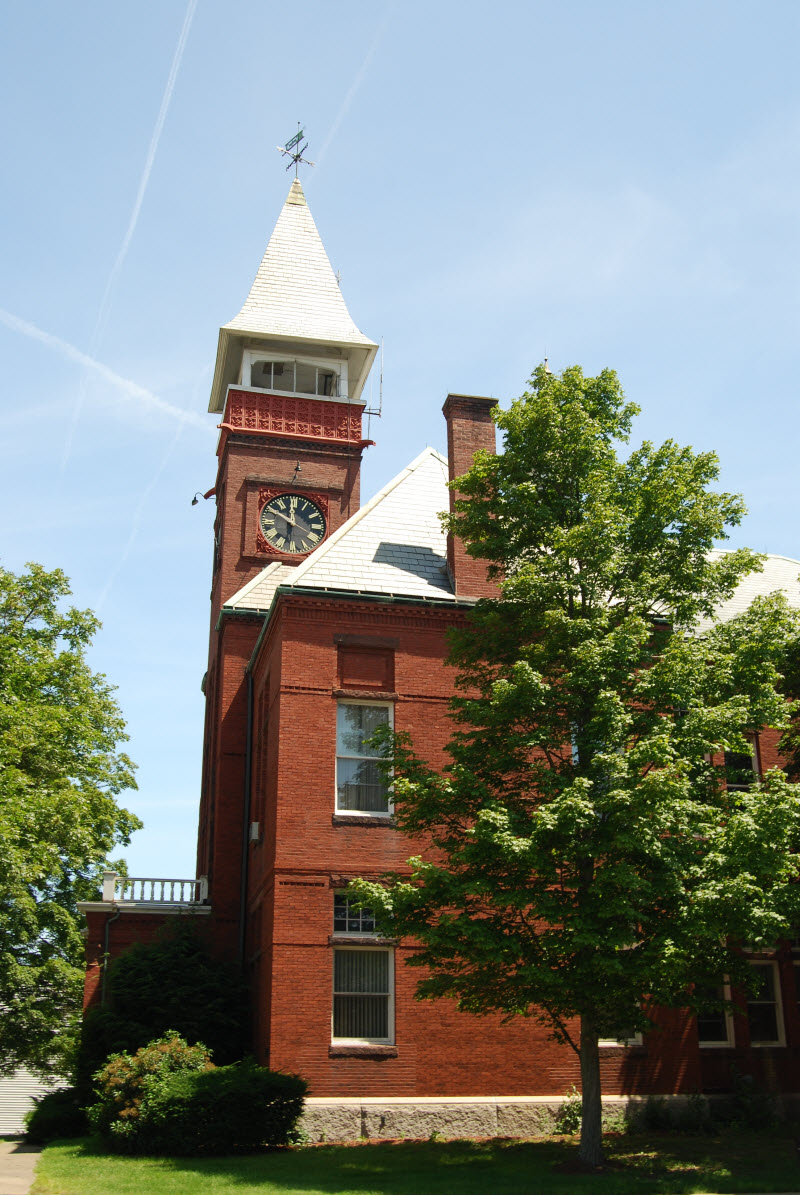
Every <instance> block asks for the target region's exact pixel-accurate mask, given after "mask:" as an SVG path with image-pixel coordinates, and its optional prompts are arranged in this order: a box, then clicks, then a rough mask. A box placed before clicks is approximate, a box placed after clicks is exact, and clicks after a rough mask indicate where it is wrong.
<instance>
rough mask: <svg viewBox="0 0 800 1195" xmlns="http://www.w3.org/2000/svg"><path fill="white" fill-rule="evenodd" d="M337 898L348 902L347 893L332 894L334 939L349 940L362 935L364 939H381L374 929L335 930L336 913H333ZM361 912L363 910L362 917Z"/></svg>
mask: <svg viewBox="0 0 800 1195" xmlns="http://www.w3.org/2000/svg"><path fill="white" fill-rule="evenodd" d="M337 897H340V898H341V899H342V900H346V901H349V900H350V897H349V896H348V895H347V893H346V892H334V894H333V899H334V923H333V937H334V938H343V939H344V938H351V937H356V936H361V935H362V934H363V936H364V937H366V938H379V937H381V935H380V934H379V932H378V930H377V928H374V927H373V928H372V929H361V928H360V927H359V928H358V929H337V928H336V921H335V917H336V911H335V910H336V898H337ZM370 911H371V910H370ZM363 912H364V910H363V909H362V910H361V913H362V915H363ZM373 920H374V917H373ZM359 921H360V918H359Z"/></svg>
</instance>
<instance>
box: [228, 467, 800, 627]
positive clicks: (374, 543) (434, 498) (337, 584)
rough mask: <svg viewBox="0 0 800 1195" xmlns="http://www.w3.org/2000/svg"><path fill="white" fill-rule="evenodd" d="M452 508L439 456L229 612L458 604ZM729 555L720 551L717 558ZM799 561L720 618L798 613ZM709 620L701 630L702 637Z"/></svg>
mask: <svg viewBox="0 0 800 1195" xmlns="http://www.w3.org/2000/svg"><path fill="white" fill-rule="evenodd" d="M448 503H449V491H448V489H447V461H446V460H445V459H444V457H443V456H441V455H440V453H438V452H436V451H435V450H434V449H433V448H426V449H425V451H424V452H421V453H420V455H419V456H418V457H417V458H416V460H414V461H412V462H411V464H410V465H409V466H408V467H407V468H406V469H404V470H403V471H402V473H399V474H398V475H397V477H395V478H393V479H392V481H390V482H389V483H388V485H385V486H384V487H383V489H382V490H380V491H379V492H378V493H377V494H376V495H375V497H374V498H373V499H372V500H371V501H370V502H368V503H367V504H366V506H362V507H361V509H360V510H359V511H358V512H357V513H356V514H354V515H353V516H352V518H350V519H348V520H347V522H346V523H344V524H343V525H342V526H341V527H340V528H339V530H338V531H336V532H334V534H333V535H332V536H331V537H330V538H329V539H327V540H325V542H324V543H323V544H321V545H320V547H319V548H317V550H316V551H315V552H312V553H311V554H310V555H309V556H307V557H306V559H305V560H304V561H303V563H302V564H300V565H297V566H294V565H285V564H282V563H280V562H278V561H276V562H273V563H272V564H269V565H267V567H266V568H265V569H263V571H262V572H260V573H259V574H258V576H256V577H254V579H253V580H252V581H250V582H248V584H247V585H245V586H243V588H242V589H240V590H239V591H238V593H236V594H234V595H233V597H231V598H230V600H229V601H227V602H226V603H225V605H224V607H223V609H227V610H258V611H263V612H266V611H268V610H269V608H270V606H271V604H272V600H273V598H274V596H275V591H276V589H277V588H278V586H279V585H283V586H297V587H302V588H311V589H319V590H323V591H325V590H327V591H333V592H346V593H363V594H364V595H369V594H375V595H384V596H394V597H405V598H411V599H419V598H428V599H430V598H435V599H437V600H439V601H451V602H454V601H455V600H456V598H455V594H454V592H453V587H452V585H451V583H450V578H449V576H448V573H447V564H446V550H447V538H446V536H445V534H444V532H443V531H442V527H441V524H440V522H439V518H438V515H439V512H440V511H443V510H446V509H447V507H448ZM721 555H723V551H722V550H721V549H717V550H715V551H714V552H712V556H714V557H717V558H718V557H719V556H721ZM798 576H800V561H798V560H792V559H791V558H789V557H788V556H771V555H770V556H767V558H766V560H765V562H764V569H763V572H760V573H750V574H749V575H748V576H746V577H745V578H744V579H743V580H742V582H741V584H740V585H739V587H738V589H737V590H736V593H735V594H734V596H733V597H732V598H731V599H730V601H728V602H724V603H723V604H722V605H721V606H720V608H719V611H718V617H719V618H721V619H723V620H724V619H728V618H732V617H734V616H735V615H736V614H740V613H742V612H743V611H744V610H746V609H747V607H748V606H749V605H750V603H751V602H752V600H753V598H754V597H756V596H758V595H765V594H768V593H773V592H774V591H775V590H782V591H783V592H784V593H785V594H786V595H787V597H788V599H789V603H790V604H791V605H792V606H794V607H796V608H798V609H800V580H798ZM709 625H710V624H709V622H708V620H704V621H703V622H701V623H700V624H699V625H698V628H697V629H698V630H699V631H703V630H705V629H706V628H707V627H708V626H709Z"/></svg>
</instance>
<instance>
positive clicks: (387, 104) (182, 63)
mask: <svg viewBox="0 0 800 1195" xmlns="http://www.w3.org/2000/svg"><path fill="white" fill-rule="evenodd" d="M799 35H800V6H798V5H797V3H796V2H795V0H786V2H784V0H760V2H759V3H758V4H756V3H751V2H741V0H717V2H711V0H691V2H681V0H678V2H673V3H670V4H668V5H666V4H663V3H661V2H658V3H656V2H654V0H636V2H630V3H623V2H620V0H607V3H605V4H602V5H600V4H597V3H595V2H592V0H586V2H579V0H561V2H560V3H555V2H550V3H542V2H537V0H528V2H526V3H513V2H510V0H496V2H495V3H492V4H489V3H487V2H485V0H484V2H481V3H476V2H469V0H457V2H456V0H428V2H427V3H421V2H420V0H404V2H403V3H402V4H401V3H399V2H397V3H383V2H381V0H372V2H371V3H361V2H354V0H341V2H340V3H338V4H330V3H324V4H323V3H321V2H313V3H310V2H306V3H304V2H302V0H301V2H295V3H293V4H292V5H278V4H269V3H264V2H262V3H257V2H256V0H228V2H227V3H224V4H223V3H222V2H221V0H189V3H188V4H187V3H186V0H160V2H159V3H158V4H142V3H133V2H130V0H120V2H119V3H115V4H108V3H106V2H103V3H100V2H90V0H80V2H79V3H76V4H71V5H65V4H63V3H62V2H61V0H36V2H34V3H30V4H24V5H22V4H17V5H6V6H5V9H4V13H3V33H2V38H0V90H2V107H3V110H4V112H5V114H6V120H5V121H4V127H3V129H2V132H0V138H2V161H3V165H4V186H3V188H2V191H1V192H0V215H2V223H1V225H0V227H2V233H1V234H0V235H1V236H2V242H3V243H2V254H1V259H2V273H1V274H0V277H2V287H1V288H0V353H2V360H3V379H4V390H3V418H4V423H5V435H4V436H3V437H2V443H1V445H0V454H1V456H0V464H1V466H2V467H1V469H0V485H2V490H3V494H2V501H3V511H4V519H3V537H2V548H1V549H0V551H1V559H2V563H3V564H4V565H5V566H6V567H9V568H12V569H19V568H21V567H22V566H23V564H24V562H25V561H27V560H38V561H41V562H42V563H43V564H45V565H47V566H48V567H55V566H60V567H62V568H63V569H64V570H65V571H66V572H67V574H68V575H69V576H70V577H71V579H72V583H73V588H74V595H75V601H76V603H77V604H79V605H81V606H91V607H93V608H94V609H96V610H98V611H99V613H100V615H101V617H102V619H103V623H104V627H103V630H102V632H101V633H100V634H99V636H98V639H97V642H96V645H95V647H94V649H93V653H92V662H93V664H94V666H95V667H96V668H98V669H100V670H102V671H104V672H106V673H107V674H108V676H109V677H110V678H111V679H112V680H113V681H114V683H115V684H117V685H118V686H119V700H120V703H121V705H122V709H123V712H124V714H125V716H126V718H127V721H128V725H129V730H130V734H131V742H130V744H129V750H130V753H131V755H132V756H133V758H134V759H135V760H136V761H137V763H138V764H139V765H140V767H139V783H140V789H139V792H138V793H135V794H130V795H129V797H128V799H127V802H126V803H127V804H128V805H129V806H130V807H131V808H133V809H135V810H136V811H137V812H139V814H140V815H141V817H142V818H143V819H144V821H145V823H146V828H145V830H144V831H142V832H141V833H140V834H138V835H137V836H136V838H135V840H134V843H133V845H132V847H131V848H130V849H129V851H128V852H127V855H128V859H129V865H130V869H131V872H132V873H133V874H136V875H154V876H159V875H170V876H189V875H193V874H194V843H195V831H196V806H197V797H198V786H199V775H200V754H201V732H202V720H203V699H202V696H201V694H200V681H201V678H202V675H203V671H204V668H205V658H206V651H207V637H208V592H209V587H210V567H211V531H210V529H211V523H212V520H213V509H212V503H201V504H200V505H198V506H197V507H192V506H191V505H190V500H191V497H192V495H193V494H194V493H195V491H197V490H200V491H205V490H206V489H208V488H209V487H210V486H211V485H212V484H213V481H214V465H215V456H214V449H215V443H216V436H215V422H216V421H215V419H214V417H213V416H211V415H208V414H207V413H206V408H207V403H208V391H209V386H210V381H211V372H212V369H213V363H214V354H215V349H216V335H217V330H218V328H219V326H220V324H222V323H224V322H226V321H227V320H229V319H230V318H231V317H232V316H233V315H235V313H236V312H237V311H238V310H239V308H240V306H241V304H242V302H243V300H244V298H245V296H246V294H247V292H248V289H249V287H250V283H251V281H252V279H253V276H254V274H255V271H256V268H257V266H258V263H259V261H260V259H261V255H262V253H263V251H264V248H265V246H266V242H267V239H268V237H269V234H270V232H271V229H272V226H273V225H274V223H275V220H276V219H277V216H278V212H279V210H280V207H281V205H282V203H283V200H284V198H285V195H286V191H287V190H288V185H289V179H290V175H287V174H286V173H285V171H284V168H283V164H282V162H281V160H280V158H279V155H278V153H277V152H276V149H275V146H277V145H278V144H279V143H282V142H284V141H286V140H287V139H288V138H289V137H290V136H291V135H292V134H293V133H294V131H295V129H296V127H297V121H298V119H299V120H301V121H302V122H303V123H304V126H305V128H306V130H307V134H308V137H309V141H310V145H309V150H308V155H309V156H310V157H311V158H312V159H313V160H315V161H316V162H317V166H316V168H315V169H313V170H311V169H306V171H305V172H304V175H303V185H304V187H305V190H306V195H307V198H308V201H309V204H310V207H311V210H312V212H313V214H314V217H315V220H316V222H317V225H318V227H319V229H320V232H321V235H322V238H323V241H324V243H325V245H326V248H327V250H328V254H329V256H330V258H331V261H332V263H333V266H334V269H338V270H340V271H341V285H342V290H343V293H344V296H345V299H346V301H347V303H348V306H349V308H350V311H351V314H352V315H353V317H354V319H355V320H356V322H357V323H358V325H359V327H360V328H361V329H362V331H364V332H365V333H366V334H367V335H369V336H371V337H372V338H373V339H376V340H377V339H380V338H381V337H383V338H384V342H385V369H384V414H383V418H382V420H381V421H380V422H377V421H375V420H374V421H373V424H372V435H373V438H374V439H375V440H376V441H377V446H376V447H375V448H371V449H369V450H368V452H367V454H366V459H365V465H364V471H363V484H362V493H363V494H364V496H365V497H368V496H369V495H370V494H372V493H374V491H375V490H376V489H377V488H379V487H380V486H381V485H382V484H383V483H384V482H385V481H386V480H388V479H389V478H390V477H391V476H393V475H394V474H395V473H396V472H397V471H398V470H399V469H400V468H402V467H403V465H404V464H405V463H407V461H408V460H410V459H411V458H412V457H414V456H415V455H416V454H417V453H418V452H419V451H420V450H421V448H422V447H424V446H425V444H432V445H434V446H435V447H439V448H443V447H444V427H443V423H442V419H441V413H440V412H441V405H442V402H443V401H444V398H445V397H446V395H447V393H448V391H451V390H452V391H457V392H465V393H474V394H487V395H494V396H497V397H498V398H500V400H501V401H502V402H504V403H505V402H507V401H508V400H510V399H511V398H513V397H515V396H516V395H518V394H519V393H520V392H521V391H522V390H523V389H524V386H525V382H526V379H527V377H528V375H529V374H530V371H531V369H532V368H533V366H534V365H535V364H536V363H537V362H538V361H539V360H541V358H542V357H543V356H544V355H545V353H546V354H547V355H548V357H549V359H550V363H551V365H552V367H553V368H555V369H560V368H563V367H564V366H565V365H569V364H574V363H578V364H581V365H582V366H583V367H584V369H585V370H586V371H587V372H590V373H591V372H595V371H597V370H598V369H600V368H603V367H604V366H607V365H608V366H611V367H613V368H615V369H616V370H617V371H618V372H619V374H620V376H621V378H622V382H623V385H624V387H625V390H626V392H627V394H628V396H629V397H630V398H632V399H634V400H635V401H637V402H638V403H640V405H641V406H642V409H643V413H642V416H641V418H640V420H639V422H638V424H637V435H638V437H639V438H642V437H647V438H651V439H655V440H663V439H665V438H667V437H668V436H669V437H674V438H675V439H677V440H678V441H680V442H685V443H691V444H693V445H694V446H695V448H697V449H715V450H716V451H717V452H718V453H719V455H720V457H721V459H722V466H723V473H722V478H723V483H724V485H725V486H726V488H729V489H734V490H737V491H742V492H743V493H744V494H745V497H746V500H747V503H748V506H749V509H750V515H749V517H748V519H747V521H746V523H745V525H744V526H743V527H742V528H741V529H740V530H738V531H737V532H736V534H735V538H734V540H733V542H734V543H736V544H738V543H749V544H751V545H752V546H753V547H756V548H758V549H760V550H764V551H770V552H777V553H781V554H784V555H788V556H792V557H798V558H800V525H799V524H798V519H797V515H796V476H797V468H796V460H797V455H798V423H797V381H796V379H797V377H798V364H800V363H799V362H798V265H800V233H799V232H798V215H797V213H798V210H800V202H799V201H800V162H799V160H798V145H799V144H800V87H799V86H798V82H797V69H796V64H797V54H798V45H800V37H799ZM375 384H376V386H377V379H376V382H375Z"/></svg>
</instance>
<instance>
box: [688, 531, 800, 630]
mask: <svg viewBox="0 0 800 1195" xmlns="http://www.w3.org/2000/svg"><path fill="white" fill-rule="evenodd" d="M725 554H726V549H724V548H715V549H714V550H713V551H712V552H710V553H709V555H710V556H711V557H712V558H713V559H716V560H719V558H720V556H724V555H725ZM798 576H800V560H792V558H791V556H773V555H771V554H769V555H767V556H766V558H765V560H764V568H763V570H762V571H761V572H760V573H748V574H747V575H746V576H745V577H742V579H741V581H740V582H739V584H738V585H737V587H736V591H735V593H734V595H733V597H732V598H730V599H729V600H728V601H727V602H722V603H720V605H719V606H718V607H717V610H716V617H715V618H714V619H713V620H712V619H708V618H703V619H700V621H699V622H698V624H697V629H698V631H701V632H702V631H707V630H708V628H709V627H710V626H712V625H713V622H727V621H728V619H730V618H735V617H736V615H737V614H744V612H745V610H746V609H747V607H748V606H749V605H750V603H751V602H752V601H753V599H754V598H757V597H766V596H767V594H768V593H776V592H778V591H779V592H781V593H784V594H785V595H786V599H787V601H788V602H789V605H790V606H792V607H793V608H794V609H796V610H800V580H798Z"/></svg>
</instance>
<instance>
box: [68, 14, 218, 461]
mask: <svg viewBox="0 0 800 1195" xmlns="http://www.w3.org/2000/svg"><path fill="white" fill-rule="evenodd" d="M197 3H198V0H189V3H188V5H187V8H186V14H185V16H184V18H183V27H182V28H181V32H180V36H179V38H178V44H177V46H176V47H175V53H174V55H173V58H172V66H171V67H170V71H169V76H168V78H167V85H166V87H165V88H164V94H163V96H162V97H161V107H160V108H159V110H158V116H157V117H156V123H155V127H154V129H153V134H152V136H151V138H150V145H149V147H148V150H147V157H146V158H145V163H144V170H143V171H142V177H141V178H140V180H139V188H138V190H137V192H136V199H135V200H134V203H133V210H132V212H131V216H130V220H129V221H128V227H127V229H126V230H125V235H124V237H123V238H122V244H121V245H120V247H119V252H118V253H117V256H116V259H115V261H114V264H113V266H112V267H111V272H110V274H109V275H108V281H107V282H106V288H105V291H104V292H103V298H102V299H101V301H100V306H99V308H98V309H97V318H96V320H95V323H94V328H93V330H92V335H91V337H90V340H89V356H90V357H93V356H94V354H95V353H96V351H97V346H98V344H99V342H100V339H101V337H102V335H103V332H104V331H105V326H106V324H107V323H108V317H109V314H110V311H111V298H112V295H113V292H114V287H115V285H116V282H117V278H118V277H119V272H120V270H121V269H122V266H123V263H124V261H125V258H126V257H127V256H128V250H129V249H130V245H131V241H132V240H133V234H134V232H135V231H136V225H137V224H138V222H139V213H140V212H141V210H142V203H143V202H144V196H145V191H146V190H147V184H148V183H149V182H150V174H151V172H152V169H153V162H154V161H155V156H156V150H157V149H158V143H159V141H160V140H161V132H162V130H163V128H164V121H165V120H166V118H167V112H168V110H169V105H170V101H171V99H172V93H173V91H174V90H175V81H176V79H177V77H178V71H179V70H180V65H181V61H182V59H183V51H184V50H185V48H186V41H187V38H188V37H189V30H190V29H191V27H192V21H193V19H194V14H195V9H196V8H197ZM85 398H86V376H85V375H84V377H83V378H82V380H81V385H80V388H79V391H78V399H77V402H76V403H75V406H74V407H73V410H72V420H71V422H70V427H69V431H68V432H67V437H66V440H65V442H64V454H63V456H62V458H61V471H62V473H63V471H64V468H65V467H66V464H67V461H68V460H69V457H70V453H71V452H72V442H73V440H74V438H75V428H76V426H77V423H78V419H79V417H80V413H81V409H82V407H83V404H84V401H85Z"/></svg>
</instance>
